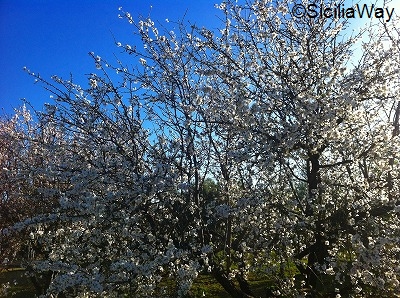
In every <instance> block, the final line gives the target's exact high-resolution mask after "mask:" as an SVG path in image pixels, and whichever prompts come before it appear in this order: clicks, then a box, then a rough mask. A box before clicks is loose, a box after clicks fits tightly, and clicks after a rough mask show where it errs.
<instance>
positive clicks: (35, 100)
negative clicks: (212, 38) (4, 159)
mask: <svg viewBox="0 0 400 298" xmlns="http://www.w3.org/2000/svg"><path fill="white" fill-rule="evenodd" d="M349 1H350V2H352V1H353V0H349ZM395 1H398V0H395ZM219 2H221V1H220V0H197V1H185V0H97V1H95V0H69V1H65V0H64V1H61V0H52V1H50V0H0V115H2V114H4V113H6V114H12V113H13V108H16V107H18V106H20V105H21V104H22V102H21V101H20V99H21V98H26V99H27V100H28V101H29V102H31V103H32V104H33V106H34V107H35V109H38V110H40V109H41V107H42V105H43V104H44V103H45V102H51V99H50V97H49V96H50V94H49V93H48V92H47V91H46V90H44V89H43V88H42V87H41V86H40V85H39V84H34V78H33V77H31V76H29V75H28V74H27V73H26V72H24V71H23V70H22V69H23V67H24V66H26V67H27V68H28V69H30V70H31V71H32V72H35V73H40V74H41V76H42V77H44V78H48V79H49V78H50V77H51V76H52V75H58V76H61V77H63V78H69V76H70V73H72V74H73V78H74V81H75V82H77V83H81V84H82V85H83V84H86V83H87V79H86V76H85V74H88V73H91V72H94V71H95V66H94V63H93V60H92V59H91V58H90V56H89V55H88V53H89V52H95V54H96V55H99V56H101V57H103V58H106V59H107V60H108V61H109V62H111V63H112V62H115V58H114V56H113V55H114V54H116V55H118V54H119V53H120V52H121V49H119V48H117V47H116V46H115V45H114V39H113V36H115V38H116V39H117V40H118V41H121V42H124V43H129V44H133V43H131V42H130V40H133V39H134V38H133V34H132V32H133V27H132V26H130V25H129V24H128V22H127V21H126V20H125V19H119V18H118V14H119V11H118V7H120V6H122V7H123V9H124V11H127V12H130V13H131V15H132V16H133V17H134V18H135V19H137V18H138V17H139V16H140V15H144V16H148V15H149V13H150V15H151V18H152V19H153V20H154V21H160V22H164V20H165V19H166V18H168V19H170V20H179V19H181V18H182V17H183V16H184V15H185V13H186V17H185V19H186V20H189V21H191V22H192V23H196V24H197V25H200V26H201V25H205V26H207V27H209V28H211V29H214V28H216V27H218V26H219V24H220V21H219V20H218V18H217V17H216V15H217V14H218V13H219V12H218V11H217V10H216V9H215V8H214V4H215V3H219ZM357 2H360V1H357ZM361 2H362V3H361ZM361 2H360V3H361V4H363V3H366V4H371V3H373V2H375V0H365V1H361ZM388 6H390V7H395V8H396V13H397V14H398V13H399V12H400V1H398V2H391V3H389V5H388ZM352 23H353V26H354V27H359V26H360V20H359V21H352ZM125 58H126V56H125ZM124 62H126V61H124Z"/></svg>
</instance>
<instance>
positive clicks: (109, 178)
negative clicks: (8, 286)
mask: <svg viewBox="0 0 400 298" xmlns="http://www.w3.org/2000/svg"><path fill="white" fill-rule="evenodd" d="M239 2H240V1H239ZM325 4H326V5H328V4H331V5H333V3H325ZM304 5H307V3H304ZM218 8H219V9H220V10H221V11H222V14H223V16H224V18H223V20H224V21H223V22H224V23H223V28H221V30H220V31H219V32H213V31H211V30H208V29H206V28H197V27H196V26H194V25H193V26H185V25H184V24H183V23H181V22H179V23H176V24H174V25H175V26H176V29H174V30H175V31H176V32H174V31H168V29H167V28H165V30H164V31H162V32H161V31H159V30H158V29H157V28H156V26H155V24H154V22H153V21H152V20H151V19H148V18H147V19H141V20H139V21H135V20H134V19H133V18H132V16H131V15H130V14H129V13H127V12H122V15H123V16H124V17H125V18H127V19H128V21H129V22H130V23H132V24H133V26H135V28H136V30H137V34H138V35H137V36H138V37H139V38H140V39H141V42H142V43H143V45H144V50H137V49H136V48H135V47H133V46H131V45H129V44H128V45H125V46H122V43H120V42H118V43H117V45H118V46H119V47H120V48H122V49H123V50H124V51H125V52H126V53H128V54H129V55H130V57H134V59H135V60H137V61H135V62H137V64H135V65H134V67H133V68H132V67H128V66H127V65H125V64H124V63H122V62H119V64H118V65H117V66H115V67H113V66H110V65H111V63H109V62H107V61H105V60H104V59H102V58H100V57H98V56H95V54H93V53H92V54H91V55H92V57H93V58H94V60H95V64H96V68H97V69H98V72H97V73H96V74H90V75H89V77H88V80H89V86H88V87H87V88H86V87H82V86H80V85H78V84H75V83H74V82H73V81H72V79H70V80H63V79H61V78H58V77H53V80H54V82H48V81H46V80H45V79H43V78H41V77H40V76H38V75H35V77H36V79H37V80H39V81H40V82H42V83H43V84H45V87H46V88H47V89H48V90H49V91H50V92H52V93H53V95H54V97H55V103H54V104H52V105H48V106H47V107H46V109H45V110H44V111H43V112H40V113H39V114H38V115H37V117H38V120H37V124H36V129H31V130H29V131H28V133H27V134H25V135H24V142H25V144H29V146H28V147H27V148H29V149H30V150H32V149H34V150H35V152H36V153H35V156H36V157H37V158H40V157H43V158H44V161H45V162H39V163H33V164H26V165H25V167H23V168H21V169H23V170H21V171H20V172H19V175H22V176H20V177H25V176H23V175H26V174H27V173H31V175H32V177H33V178H32V179H39V180H40V179H44V181H52V183H47V184H46V183H44V184H41V187H40V188H38V187H34V189H36V190H37V191H36V192H35V193H36V194H39V195H40V197H41V198H43V199H44V201H46V200H50V201H51V200H52V199H56V200H57V204H55V205H52V206H53V207H52V210H51V211H50V212H48V210H43V211H44V212H38V213H37V214H38V216H36V217H34V218H31V219H28V220H25V221H23V222H22V223H17V224H15V225H14V227H13V229H11V231H21V230H24V228H28V229H29V228H30V229H32V227H41V229H42V230H43V229H44V230H45V231H46V233H42V234H41V235H40V237H39V236H37V237H39V238H40V243H42V244H43V245H44V246H45V247H46V249H47V250H48V252H49V253H48V257H47V258H44V257H43V258H38V259H36V260H35V261H34V262H32V263H31V264H30V269H31V270H32V271H33V272H39V273H40V272H52V274H53V278H52V280H51V281H50V285H49V287H48V289H47V294H49V295H50V294H54V295H65V296H68V295H70V296H74V297H76V296H84V295H89V296H94V297H95V296H105V295H107V296H113V295H114V296H118V295H123V294H127V295H131V296H132V295H134V296H135V297H140V296H146V297H148V296H156V295H160V296H163V295H164V296H165V295H166V293H162V291H161V286H160V284H161V281H162V280H165V279H166V278H168V276H170V277H171V278H173V279H174V280H175V281H176V286H177V287H176V292H175V293H174V295H178V296H184V295H185V294H186V293H187V292H188V291H189V289H190V287H191V284H192V281H193V280H194V279H195V278H196V277H197V275H198V274H199V273H200V272H204V271H208V272H210V273H211V274H212V275H213V276H214V277H215V279H216V280H217V281H218V282H219V283H220V284H221V285H222V286H223V287H224V289H225V290H226V291H227V292H228V293H229V294H230V295H231V296H232V297H254V294H253V291H252V289H251V286H250V283H249V276H250V275H251V274H257V275H259V276H263V277H265V278H267V279H269V281H270V284H271V286H270V288H269V289H266V295H267V296H270V297H276V296H285V297H298V296H310V297H324V296H328V295H336V294H340V295H343V296H349V295H353V296H357V295H359V296H363V297H367V296H374V295H377V294H378V293H379V294H380V295H387V296H390V295H394V294H395V293H397V292H399V290H400V286H399V277H400V272H399V270H398V268H400V264H399V262H400V261H399V260H400V258H399V256H398V249H399V242H398V239H399V228H398V227H399V224H400V223H399V210H400V207H399V206H400V201H399V191H400V189H399V187H400V184H399V178H400V177H399V170H400V169H399V155H398V148H400V143H399V115H400V108H399V107H400V106H399V102H398V92H399V67H398V66H399V65H400V64H399V62H400V58H399V55H400V54H399V48H398V44H399V36H398V32H397V31H396V30H395V29H393V28H391V26H392V25H391V24H394V21H393V23H390V24H385V25H382V26H370V27H368V28H367V29H366V30H365V31H361V32H360V34H357V35H354V36H346V35H345V31H344V30H345V29H346V26H347V22H346V21H342V20H334V19H324V18H310V17H308V16H304V17H302V18H298V19H295V18H294V17H293V16H292V15H291V14H290V10H291V9H292V8H293V5H292V4H291V3H289V1H283V2H281V3H275V2H273V3H272V2H269V1H251V2H250V1H246V2H245V3H243V4H241V3H236V1H225V2H223V3H221V4H220V5H218ZM363 34H369V37H370V39H369V40H368V41H366V42H361V46H362V48H363V49H364V52H363V55H362V56H361V57H355V56H354V47H355V46H356V42H357V40H358V39H359V38H361V37H362V36H363ZM384 40H385V42H384ZM357 58H358V59H357ZM352 63H353V64H354V65H352ZM130 64H131V63H130ZM114 71H116V72H117V73H118V75H119V76H118V80H119V81H117V80H116V79H114V77H115V75H113V74H111V73H112V72H114ZM112 78H113V80H112ZM29 181H30V180H28V181H27V182H26V185H29ZM39 190H40V191H39ZM31 195H32V194H31V193H29V192H27V193H25V196H26V197H29V196H31ZM39 213H41V214H39ZM35 237H36V236H35Z"/></svg>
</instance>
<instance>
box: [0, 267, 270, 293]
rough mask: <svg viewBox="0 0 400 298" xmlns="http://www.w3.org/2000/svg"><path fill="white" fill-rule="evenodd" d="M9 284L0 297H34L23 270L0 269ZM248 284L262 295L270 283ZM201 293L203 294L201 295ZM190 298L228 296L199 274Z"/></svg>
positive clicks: (1, 280)
mask: <svg viewBox="0 0 400 298" xmlns="http://www.w3.org/2000/svg"><path fill="white" fill-rule="evenodd" d="M7 283H8V284H9V288H8V291H7V293H6V294H2V292H1V290H0V297H16V298H30V297H32V298H33V297H35V288H34V287H33V285H32V283H31V282H30V280H29V279H28V277H27V276H25V271H24V270H23V269H21V268H14V269H7V270H1V271H0V287H1V286H2V285H5V284H7ZM173 284H174V283H173V282H166V283H164V286H166V287H168V288H171V287H172V285H173ZM250 285H251V288H252V290H253V291H254V294H255V295H256V297H264V296H265V294H264V293H265V289H266V287H268V286H269V285H270V283H269V282H268V281H267V280H265V279H263V280H260V279H257V278H252V279H251V281H250ZM203 294H204V295H205V296H203ZM189 297H191V298H200V297H215V298H229V297H230V296H229V294H228V293H227V292H226V291H225V290H224V289H223V287H222V286H221V285H220V284H219V283H218V282H217V281H216V280H215V279H214V277H213V276H212V275H210V274H201V275H199V277H198V278H197V279H196V280H195V281H194V282H193V285H192V288H191V290H190V296H189Z"/></svg>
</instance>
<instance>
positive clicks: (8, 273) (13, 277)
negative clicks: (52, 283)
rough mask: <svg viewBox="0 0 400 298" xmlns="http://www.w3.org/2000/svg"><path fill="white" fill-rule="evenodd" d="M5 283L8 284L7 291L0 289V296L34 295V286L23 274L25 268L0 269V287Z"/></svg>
mask: <svg viewBox="0 0 400 298" xmlns="http://www.w3.org/2000/svg"><path fill="white" fill-rule="evenodd" d="M7 284H9V288H8V290H7V292H6V293H3V292H2V290H0V297H16V298H29V297H35V288H34V287H33V285H32V283H31V282H30V280H29V279H28V277H27V276H25V270H23V269H21V268H13V269H3V270H0V288H2V287H3V286H4V285H7Z"/></svg>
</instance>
